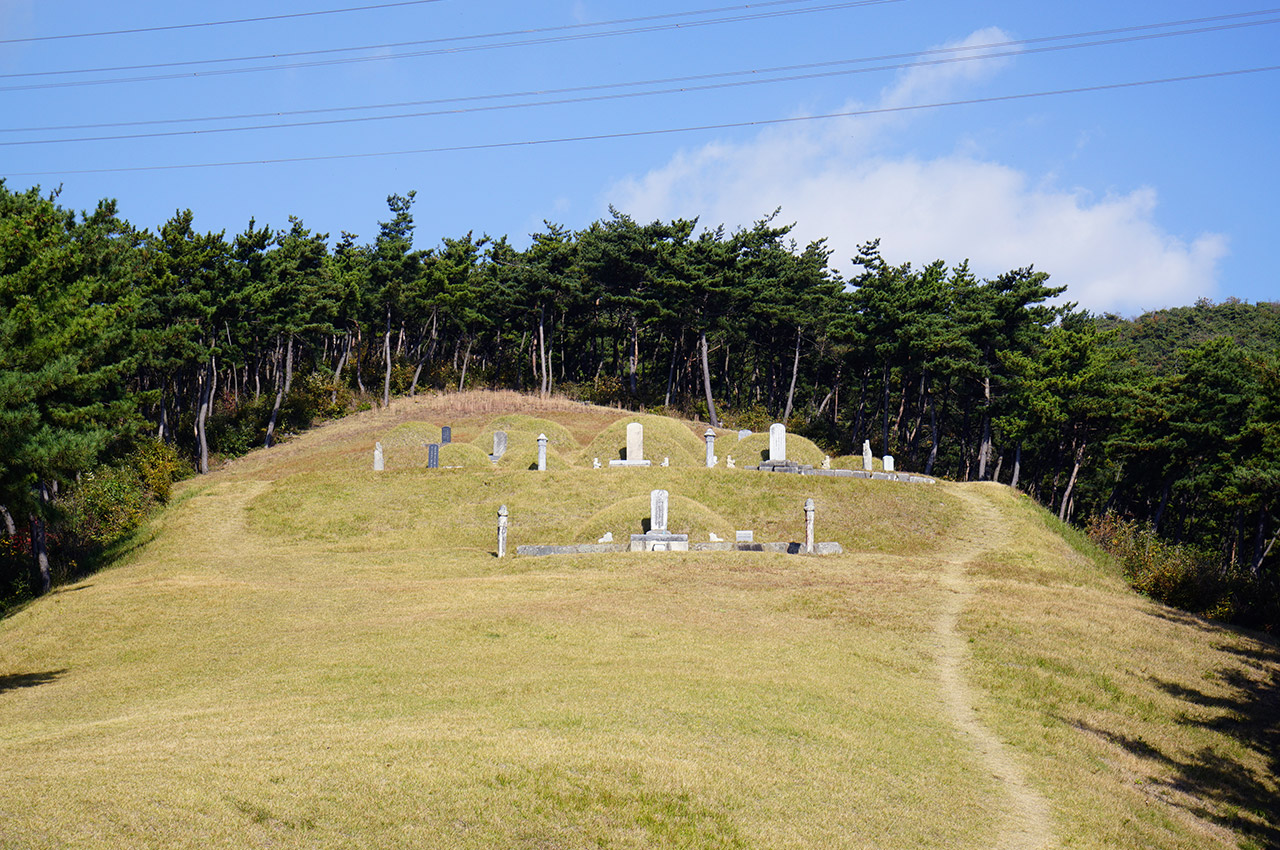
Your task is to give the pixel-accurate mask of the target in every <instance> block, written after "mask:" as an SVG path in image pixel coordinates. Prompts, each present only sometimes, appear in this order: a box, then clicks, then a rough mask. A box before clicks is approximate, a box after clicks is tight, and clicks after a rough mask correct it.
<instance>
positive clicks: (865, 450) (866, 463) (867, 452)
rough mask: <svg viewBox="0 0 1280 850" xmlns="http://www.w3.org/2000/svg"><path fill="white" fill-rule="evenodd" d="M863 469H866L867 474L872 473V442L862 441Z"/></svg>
mask: <svg viewBox="0 0 1280 850" xmlns="http://www.w3.org/2000/svg"><path fill="white" fill-rule="evenodd" d="M862 468H863V469H865V470H866V471H867V472H870V471H871V468H872V463H871V441H870V440H863V441H862Z"/></svg>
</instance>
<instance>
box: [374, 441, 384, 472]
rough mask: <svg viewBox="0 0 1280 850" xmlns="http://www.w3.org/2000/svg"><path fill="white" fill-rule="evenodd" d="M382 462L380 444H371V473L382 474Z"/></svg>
mask: <svg viewBox="0 0 1280 850" xmlns="http://www.w3.org/2000/svg"><path fill="white" fill-rule="evenodd" d="M384 468H385V467H384V465H383V462H382V443H374V444H373V471H374V472H382V471H383V469H384Z"/></svg>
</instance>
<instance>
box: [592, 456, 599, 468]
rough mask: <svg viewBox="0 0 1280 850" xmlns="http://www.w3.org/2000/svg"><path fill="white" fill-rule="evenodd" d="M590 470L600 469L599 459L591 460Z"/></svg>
mask: <svg viewBox="0 0 1280 850" xmlns="http://www.w3.org/2000/svg"><path fill="white" fill-rule="evenodd" d="M591 468H592V469H599V468H600V458H596V459H595V460H593V461H592V462H591Z"/></svg>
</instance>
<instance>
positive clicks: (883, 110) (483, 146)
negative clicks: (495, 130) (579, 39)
mask: <svg viewBox="0 0 1280 850" xmlns="http://www.w3.org/2000/svg"><path fill="white" fill-rule="evenodd" d="M1269 71H1280V65H1267V66H1263V67H1259V68H1240V69H1236V70H1230V71H1213V72H1209V73H1204V74H1189V75H1185V76H1179V77H1163V78H1160V79H1153V80H1135V81H1130V82H1123V83H1103V84H1099V85H1094V86H1081V87H1078V88H1069V89H1054V90H1050V91H1039V92H1024V93H1021V94H1006V95H993V96H991V97H976V98H968V99H965V100H949V101H942V102H938V103H922V104H913V105H909V106H882V107H876V108H873V109H855V110H850V111H846V112H830V113H825V114H822V115H801V116H794V117H790V118H764V119H758V120H754V121H734V122H728V123H723V124H699V125H693V126H686V127H667V128H661V129H656V130H631V131H625V132H618V133H595V134H590V135H581V136H560V137H555V138H546V139H526V140H523V141H512V142H482V143H478V144H470V145H446V146H441V147H434V148H417V149H413V150H398V151H376V152H370V153H348V154H326V155H320V156H297V157H282V158H279V159H258V160H234V161H226V162H202V163H185V164H179V165H136V166H125V167H120V168H84V169H71V170H65V171H21V172H14V173H12V174H10V175H9V176H10V177H38V176H46V175H54V176H58V175H69V174H119V173H127V172H140V171H177V170H185V169H195V168H229V167H235V166H244V165H282V164H287V163H299V162H332V161H336V160H345V159H372V158H377V157H392V156H416V155H422V154H435V153H460V152H466V151H479V150H496V149H503V148H517V147H534V146H541V145H554V144H566V143H570V142H597V141H610V140H615V139H628V138H643V137H648V136H663V135H672V134H677V133H697V132H706V131H709V130H732V129H743V128H748V127H767V126H777V125H782V124H798V123H802V122H809V121H824V120H829V119H833V118H860V117H866V116H869V115H884V114H889V113H896V112H913V111H918V110H924V109H940V108H943V107H951V106H975V105H979V104H987V103H1003V102H1009V101H1016V100H1027V99H1030V98H1036V97H1055V96H1059V95H1068V94H1086V93H1091V92H1101V91H1114V90H1118V89H1127V88H1137V87H1141V86H1154V85H1163V84H1167V83H1184V82H1194V81H1196V80H1209V79H1219V78H1223V77H1233V76H1240V75H1244V74H1258V73H1265V72H1269Z"/></svg>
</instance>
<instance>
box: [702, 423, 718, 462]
mask: <svg viewBox="0 0 1280 850" xmlns="http://www.w3.org/2000/svg"><path fill="white" fill-rule="evenodd" d="M702 439H704V440H706V441H707V469H711V468H712V467H713V466H715V465H716V460H717V459H718V458H716V432H715V431H713V430H711V429H710V428H708V429H707V432H706V433H705V434H703V435H702Z"/></svg>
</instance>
